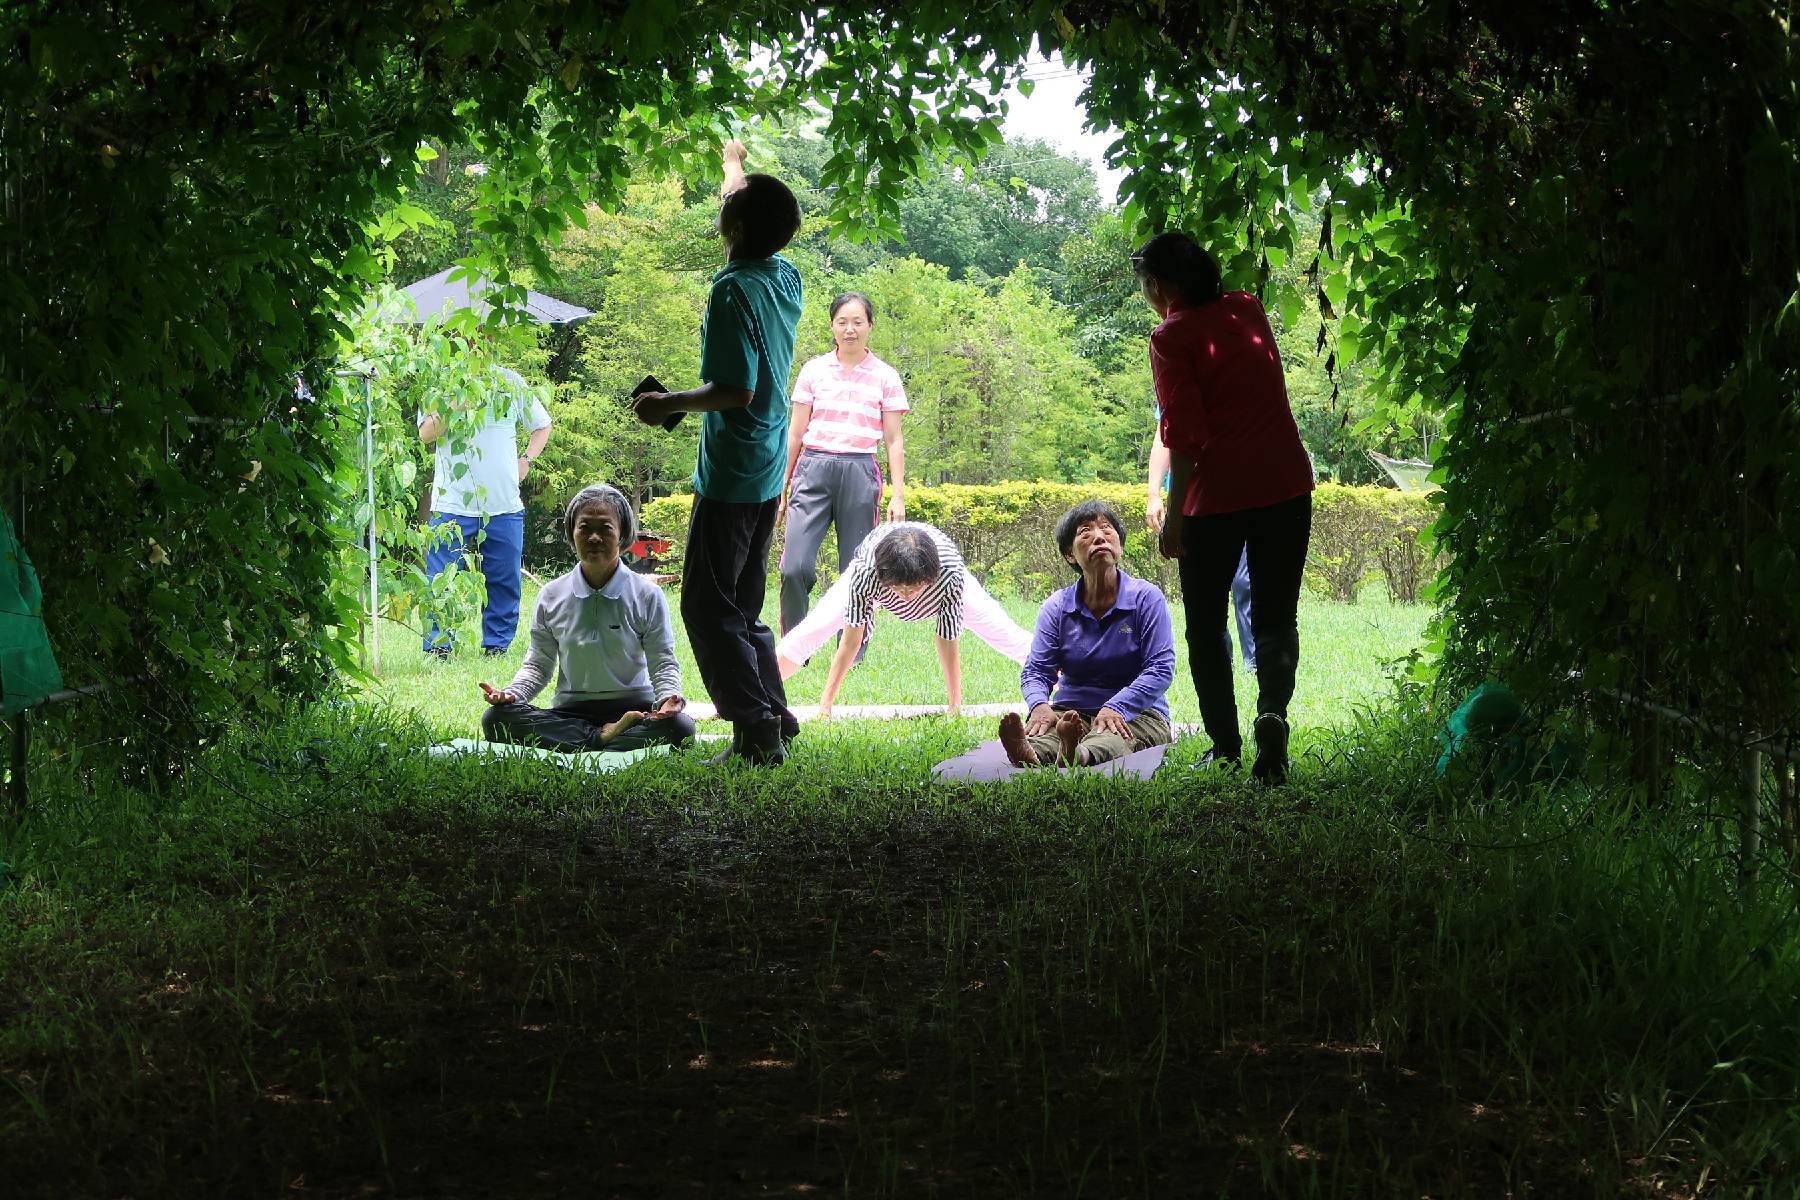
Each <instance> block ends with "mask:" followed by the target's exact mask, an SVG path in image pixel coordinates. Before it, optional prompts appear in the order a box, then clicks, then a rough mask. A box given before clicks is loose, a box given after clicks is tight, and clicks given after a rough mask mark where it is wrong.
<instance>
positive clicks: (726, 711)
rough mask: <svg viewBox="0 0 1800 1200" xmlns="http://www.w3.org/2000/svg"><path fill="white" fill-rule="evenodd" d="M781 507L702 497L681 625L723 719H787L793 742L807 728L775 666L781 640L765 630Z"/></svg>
mask: <svg viewBox="0 0 1800 1200" xmlns="http://www.w3.org/2000/svg"><path fill="white" fill-rule="evenodd" d="M778 504H779V501H778V500H777V499H769V500H765V501H763V502H762V503H760V504H729V503H726V502H724V501H721V500H708V499H707V498H706V497H705V496H695V497H694V514H693V517H692V518H691V519H690V520H689V522H688V538H687V550H686V552H685V554H684V557H683V560H682V568H681V621H682V624H684V625H686V626H687V635H688V644H689V645H691V646H692V647H693V648H694V663H695V665H696V666H698V667H699V668H700V679H701V681H702V682H703V683H705V684H706V694H707V695H708V696H709V697H711V699H712V702H713V706H714V707H715V708H717V709H718V710H719V715H720V716H721V717H723V718H725V719H726V720H727V721H730V722H731V723H732V724H733V725H748V724H753V723H755V722H757V721H766V720H768V719H769V718H770V717H779V718H780V719H781V724H782V729H783V730H784V731H785V732H787V733H790V734H791V733H792V732H794V731H795V730H797V729H799V723H798V722H797V721H795V719H794V714H793V713H791V712H789V711H788V707H787V689H786V688H784V687H783V686H782V684H781V671H780V670H779V669H778V668H777V667H776V665H775V635H774V634H773V633H771V632H770V631H769V627H768V626H767V625H764V624H763V623H762V608H763V597H764V594H765V591H766V590H767V587H768V582H769V543H770V542H771V541H773V540H774V537H775V510H776V507H777V506H778Z"/></svg>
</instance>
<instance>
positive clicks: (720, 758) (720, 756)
mask: <svg viewBox="0 0 1800 1200" xmlns="http://www.w3.org/2000/svg"><path fill="white" fill-rule="evenodd" d="M737 752H738V731H737V726H736V725H733V726H732V727H731V744H730V745H729V746H727V747H725V748H724V749H723V750H721V751H719V752H718V753H717V754H709V755H707V758H706V765H707V766H709V767H722V766H724V765H725V764H727V763H729V762H730V761H731V760H732V758H733V757H735V756H736V754H737Z"/></svg>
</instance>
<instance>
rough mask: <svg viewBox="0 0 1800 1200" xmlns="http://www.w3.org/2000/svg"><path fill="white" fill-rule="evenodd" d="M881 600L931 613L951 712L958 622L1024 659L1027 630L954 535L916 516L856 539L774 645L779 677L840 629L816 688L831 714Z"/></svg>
mask: <svg viewBox="0 0 1800 1200" xmlns="http://www.w3.org/2000/svg"><path fill="white" fill-rule="evenodd" d="M881 608H885V609H887V610H888V611H889V612H891V613H893V614H894V615H895V616H896V617H899V618H900V619H901V620H902V621H918V620H922V619H924V618H926V617H932V618H934V619H936V621H937V651H938V665H939V666H940V667H942V668H943V671H944V690H945V691H946V692H947V693H948V699H949V709H950V714H951V715H952V716H955V715H956V713H957V712H959V711H960V710H961V708H962V652H961V650H960V649H959V643H958V641H957V639H958V638H960V637H961V636H962V631H963V628H964V626H965V625H966V626H967V627H968V628H969V629H970V630H971V631H972V632H973V633H974V634H975V636H976V637H979V638H980V639H981V640H982V641H984V642H986V643H987V644H988V645H990V646H992V647H993V648H994V649H995V650H997V651H999V652H1000V653H1001V654H1004V655H1005V656H1006V657H1008V658H1010V659H1012V660H1013V661H1014V662H1024V661H1025V653H1026V651H1027V650H1029V649H1030V648H1031V635H1030V634H1028V633H1026V632H1025V631H1024V630H1023V629H1021V628H1019V624H1018V622H1017V621H1014V620H1013V619H1012V618H1011V617H1009V616H1007V615H1006V610H1005V609H1004V608H1001V607H1000V602H999V601H998V600H996V599H994V598H993V597H992V596H990V595H988V593H987V589H986V588H984V587H982V586H981V584H980V582H979V581H978V580H976V578H975V577H974V576H973V575H971V574H970V573H969V571H968V568H967V567H966V566H964V565H963V558H962V553H961V552H960V551H958V550H957V548H956V543H955V542H952V541H951V540H950V539H949V538H948V537H947V536H945V535H944V533H943V531H942V530H939V529H936V528H934V527H932V526H930V525H926V524H924V523H923V522H919V521H896V522H893V523H890V524H887V525H882V526H879V527H878V528H877V529H876V530H875V532H873V533H871V534H870V535H869V536H868V537H866V538H864V539H863V542H862V545H860V546H858V547H857V548H856V553H855V554H854V555H852V556H851V558H850V565H849V567H847V568H846V569H845V571H844V573H843V574H842V575H839V576H838V578H837V582H836V583H834V584H832V585H831V587H829V588H828V589H826V592H825V595H824V596H823V597H821V598H820V600H819V603H818V604H817V605H815V606H814V607H813V610H812V611H811V612H809V613H807V614H806V619H805V620H803V621H801V622H800V623H799V624H798V625H796V626H794V627H793V628H792V629H790V630H788V631H787V633H785V634H784V635H782V638H781V642H780V643H779V644H778V645H777V646H776V647H775V663H776V666H778V667H779V668H780V670H781V677H782V678H783V679H787V678H788V677H789V676H791V675H793V674H794V672H796V671H798V670H799V669H800V668H801V667H802V666H803V665H805V663H806V660H807V659H809V658H811V657H812V655H813V652H814V651H816V650H818V648H819V647H820V646H823V645H824V644H825V643H826V642H828V641H830V640H831V635H832V634H834V633H837V632H838V631H839V630H842V631H843V634H844V636H843V637H842V638H841V639H839V641H838V648H837V653H836V654H834V655H832V658H831V669H830V671H829V672H827V673H826V676H825V690H824V692H822V693H821V694H820V696H819V715H820V716H821V717H829V716H830V715H831V706H832V703H833V702H834V701H835V700H836V699H837V694H838V688H839V687H841V686H842V685H843V682H844V676H845V675H848V674H849V673H850V668H851V667H852V666H854V665H855V663H856V655H857V651H858V650H860V649H861V648H862V645H863V639H864V637H866V636H867V634H868V630H869V627H870V626H871V625H873V624H874V622H875V610H876V609H881Z"/></svg>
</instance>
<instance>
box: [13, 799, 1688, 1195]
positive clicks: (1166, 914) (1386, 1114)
mask: <svg viewBox="0 0 1800 1200" xmlns="http://www.w3.org/2000/svg"><path fill="white" fill-rule="evenodd" d="M1189 824H1190V828H1188V829H1187V831H1186V832H1187V835H1188V836H1189V837H1191V838H1196V839H1200V840H1201V841H1202V842H1203V843H1205V842H1210V843H1212V844H1216V845H1219V846H1220V847H1222V848H1223V847H1225V846H1227V845H1229V846H1230V847H1232V849H1231V851H1230V852H1231V853H1232V854H1233V855H1234V856H1236V859H1237V861H1240V862H1243V861H1250V862H1252V863H1254V860H1255V855H1256V849H1255V847H1256V842H1257V838H1258V834H1257V831H1256V828H1255V825H1254V823H1253V822H1252V821H1250V820H1249V819H1248V818H1247V817H1241V816H1234V815H1233V814H1232V813H1231V812H1230V810H1229V809H1228V808H1225V807H1220V808H1215V809H1212V810H1210V811H1209V813H1208V814H1207V815H1206V816H1204V817H1196V818H1193V819H1192V820H1191V821H1190V822H1189ZM814 836H815V837H817V839H818V840H809V839H807V838H802V837H800V836H797V835H792V834H788V835H782V834H774V833H762V834H752V833H751V832H749V828H748V826H745V825H742V824H741V823H734V822H733V821H730V820H727V819H725V818H723V817H715V818H707V819H701V818H697V817H695V816H694V815H693V814H688V815H686V816H681V815H670V816H667V817H664V818H661V819H657V820H648V819H643V818H631V819H627V818H625V817H611V816H609V817H606V818H598V819H596V818H591V817H589V818H580V819H578V818H573V817H566V816H565V817H544V816H542V815H541V814H540V815H537V816H534V817H532V818H531V819H529V820H527V819H524V818H522V817H520V818H513V819H495V818H493V817H492V816H489V817H487V818H484V819H479V820H478V819H475V818H473V817H471V818H469V819H468V820H467V821H466V822H459V821H457V820H455V819H454V818H453V817H446V816H445V815H444V814H442V813H439V814H434V815H431V816H408V815H406V814H405V813H389V814H387V815H385V816H381V817H378V818H364V819H362V821H361V822H360V823H359V824H350V823H346V824H344V825H342V826H339V827H336V828H331V829H321V828H319V827H316V826H315V827H311V828H309V829H307V830H306V831H305V832H304V833H302V832H298V831H296V832H294V833H291V834H284V835H279V836H275V837H270V838H268V839H265V840H264V841H263V843H262V844H261V845H260V846H259V847H258V848H257V850H256V852H255V853H254V855H253V860H254V861H252V862H250V863H247V864H243V865H242V869H241V874H237V875H234V876H233V877H230V878H223V877H215V878H205V877H202V878H197V879H193V880H190V881H189V885H188V886H189V887H191V888H194V889H197V890H195V891H193V892H191V893H186V894H184V896H182V897H170V898H169V899H170V903H169V905H168V907H167V908H164V907H163V906H162V904H161V901H159V900H158V898H156V897H153V896H146V897H142V898H141V899H142V903H140V904H139V905H137V906H136V907H135V908H131V909H129V910H128V911H129V912H135V913H138V914H139V915H140V916H141V917H142V923H140V924H138V925H136V926H135V927H134V926H133V924H132V921H131V920H130V919H125V918H121V916H120V915H119V913H118V912H117V911H111V910H108V911H105V912H102V911H100V910H99V909H98V908H97V909H96V916H95V918H94V920H93V921H91V922H85V923H84V924H83V926H82V928H83V929H84V933H83V934H82V935H81V936H82V937H83V938H86V939H91V946H90V947H89V950H90V952H88V953H84V954H81V955H79V956H76V957H74V958H73V959H71V956H70V955H69V947H68V945H67V944H66V943H61V942H58V943H50V942H45V943H43V944H39V945H37V946H35V947H31V948H28V949H27V951H26V952H25V954H24V955H23V957H22V958H21V959H19V960H16V961H19V962H20V963H21V965H22V966H24V967H25V968H26V969H25V970H24V971H23V972H22V973H17V974H15V975H14V976H13V977H12V980H11V982H10V983H9V982H7V981H5V980H0V1024H3V1025H4V1026H5V1027H7V1028H12V1029H14V1030H15V1031H18V1030H21V1029H30V1030H31V1031H32V1032H31V1036H30V1038H29V1039H27V1038H24V1037H23V1036H22V1035H20V1034H18V1033H17V1032H15V1034H14V1035H13V1037H14V1041H13V1044H12V1045H11V1046H10V1047H9V1046H8V1045H7V1044H5V1043H0V1080H4V1082H5V1084H6V1085H7V1086H6V1087H4V1088H0V1135H4V1140H3V1141H0V1161H3V1162H4V1167H3V1168H0V1170H3V1177H0V1192H3V1193H5V1194H9V1195H19V1196H45V1197H50V1196H54V1197H68V1196H107V1197H153V1196H285V1197H292V1198H295V1200H302V1198H307V1197H317V1198H326V1197H352V1196H384V1197H389V1196H391V1197H421V1198H423V1197H434V1198H471V1200H472V1198H475V1197H520V1196H546V1197H548V1196H620V1197H656V1196H735V1195H747V1196H754V1195H796V1196H808V1195H840V1194H841V1195H854V1196H867V1195H899V1196H922V1195H944V1196H965V1195H968V1196H973V1195H982V1196H1024V1195H1086V1196H1122V1195H1145V1196H1174V1195H1182V1196H1212V1195H1228V1196H1244V1197H1253V1196H1277V1195H1280V1196H1298V1195H1321V1196H1383V1195H1408V1196H1430V1197H1448V1196H1484V1197H1486V1196H1492V1197H1502V1196H1554V1195H1589V1194H1596V1193H1598V1194H1607V1193H1610V1194H1618V1191H1619V1189H1620V1188H1621V1187H1630V1189H1631V1190H1633V1191H1636V1190H1637V1189H1636V1187H1635V1186H1634V1185H1632V1183H1631V1181H1630V1178H1629V1176H1630V1171H1629V1168H1625V1175H1624V1177H1623V1178H1621V1176H1620V1175H1619V1174H1618V1172H1619V1171H1620V1170H1621V1168H1620V1166H1619V1165H1618V1164H1616V1163H1613V1164H1608V1165H1607V1166H1606V1169H1605V1170H1603V1171H1602V1172H1601V1174H1600V1175H1599V1176H1596V1174H1595V1163H1596V1158H1595V1155H1594V1154H1593V1153H1592V1151H1593V1150H1594V1149H1596V1148H1597V1149H1598V1150H1599V1151H1600V1152H1601V1154H1600V1158H1601V1159H1604V1157H1605V1151H1606V1150H1607V1148H1608V1144H1607V1133H1606V1130H1605V1128H1604V1127H1603V1126H1602V1125H1600V1124H1599V1123H1598V1122H1595V1121H1587V1120H1584V1118H1583V1117H1582V1116H1581V1115H1580V1113H1579V1111H1578V1110H1569V1109H1567V1108H1563V1109H1559V1110H1557V1115H1555V1116H1551V1115H1549V1113H1548V1112H1547V1111H1546V1112H1539V1111H1536V1110H1534V1108H1533V1107H1531V1106H1529V1105H1521V1104H1518V1103H1516V1102H1514V1101H1511V1100H1509V1099H1508V1097H1514V1096H1517V1095H1519V1094H1520V1087H1519V1083H1518V1080H1516V1079H1513V1078H1510V1077H1508V1076H1506V1075H1505V1074H1501V1073H1495V1072H1494V1070H1493V1069H1492V1068H1491V1067H1489V1066H1485V1065H1483V1063H1484V1062H1488V1061H1490V1060H1492V1059H1493V1058H1494V1057H1495V1054H1494V1053H1493V1051H1494V1047H1492V1046H1488V1047H1486V1051H1487V1053H1485V1054H1484V1053H1482V1046H1480V1045H1478V1044H1475V1043H1471V1045H1470V1046H1469V1052H1468V1054H1467V1055H1466V1056H1455V1057H1450V1056H1446V1055H1444V1054H1442V1053H1438V1052H1425V1051H1415V1052H1408V1051H1405V1050H1393V1049H1390V1048H1389V1047H1387V1046H1384V1045H1383V1044H1382V1037H1381V1034H1380V1031H1379V1030H1377V1029H1375V1028H1373V1027H1372V1020H1371V1014H1372V1013H1373V1012H1374V1011H1376V1010H1377V1009H1378V1007H1379V1006H1380V1004H1381V1002H1382V1001H1383V999H1384V997H1385V996H1386V995H1388V994H1389V993H1390V992H1392V991H1393V989H1396V988H1401V987H1406V986H1409V985H1408V984H1407V982H1406V981H1404V980H1401V979H1397V978H1396V976H1395V973H1394V969H1393V965H1392V964H1391V963H1388V962H1384V961H1382V959H1381V957H1380V956H1379V954H1371V953H1370V952H1368V951H1367V949H1366V948H1363V949H1356V950H1354V951H1352V950H1348V949H1346V948H1345V947H1344V946H1342V945H1340V944H1336V943H1337V940H1338V939H1337V936H1336V935H1335V934H1333V933H1332V932H1331V928H1330V924H1329V921H1330V918H1331V915H1332V913H1333V912H1334V911H1335V910H1336V909H1337V907H1338V905H1339V902H1340V900H1349V899H1353V898H1354V895H1355V893H1356V892H1357V890H1358V889H1359V888H1361V887H1363V886H1364V881H1363V880H1361V879H1358V878H1355V877H1353V876H1348V875H1347V876H1345V877H1343V878H1338V879H1329V878H1318V877H1315V878H1310V879H1306V880H1290V881H1288V882H1289V883H1290V884H1291V885H1292V886H1293V887H1295V888H1296V889H1298V891H1299V892H1300V893H1302V894H1283V893H1282V891H1281V890H1280V889H1281V888H1282V886H1283V880H1282V879H1281V878H1280V873H1281V871H1282V870H1283V868H1282V866H1281V864H1280V862H1279V861H1274V860H1271V861H1269V862H1268V863H1267V864H1266V865H1265V867H1264V868H1263V869H1262V873H1261V874H1260V876H1259V874H1258V871H1256V870H1252V871H1251V872H1250V874H1249V876H1248V878H1250V879H1251V880H1252V882H1251V883H1250V884H1248V885H1244V886H1240V885H1232V884H1229V883H1226V882H1222V881H1221V880H1219V879H1211V880H1209V879H1204V878H1201V877H1199V876H1198V875H1196V874H1194V873H1192V872H1177V871H1173V870H1171V871H1169V872H1167V873H1154V874H1144V873H1141V872H1136V871H1131V872H1128V871H1123V870H1119V871H1117V872H1114V870H1113V869H1112V867H1109V861H1113V865H1114V866H1116V865H1117V860H1114V853H1115V851H1116V849H1117V848H1116V847H1114V848H1109V847H1108V845H1107V841H1106V838H1105V837H1104V836H1102V837H1101V838H1099V839H1097V840H1095V841H1094V842H1093V843H1091V844H1088V845H1087V846H1086V847H1085V848H1083V849H1080V850H1073V849H1066V848H1058V849H1047V848H1045V847H1049V846H1053V845H1057V842H1056V840H1055V839H1050V838H1046V839H1043V841H1042V842H1041V843H1034V842H1033V841H1032V840H1031V839H1029V838H1027V839H1024V840H1023V841H1021V840H1020V839H1018V838H1017V837H1016V836H1015V837H1011V838H1008V839H1002V838H1001V837H999V836H998V835H997V834H992V835H991V834H989V833H987V832H985V831H984V830H982V829H981V827H980V822H978V821H975V820H968V821H960V820H954V819H945V818H944V817H943V816H942V815H939V816H937V817H933V818H927V817H923V816H916V817H913V818H904V819H897V820H896V821H895V822H894V823H893V824H892V825H890V827H888V828H886V829H884V830H883V831H881V833H880V834H879V835H872V834H865V835H863V836H862V837H860V838H858V837H856V836H852V835H848V834H839V835H829V836H828V837H827V836H823V835H817V834H815V835H814ZM1246 854H1248V855H1249V859H1248V860H1246V859H1245V858H1244V857H1243V856H1244V855H1246ZM1120 857H1121V858H1123V857H1125V856H1122V855H1121V856H1120ZM1184 876H1185V877H1184ZM1334 890H1335V891H1338V892H1340V893H1341V895H1334ZM196 897H198V898H199V900H201V901H206V903H202V904H197V903H196ZM1419 916H1420V919H1421V920H1429V914H1420V915H1419ZM58 924H62V922H58ZM24 933H25V935H26V943H27V946H28V947H30V933H31V931H30V929H29V928H28V929H26V930H25V931H24ZM1359 945H1362V943H1359ZM34 968H35V969H34ZM21 989H29V992H30V994H27V992H26V991H24V990H21ZM1479 1040H1480V1041H1485V1039H1479ZM22 1043H23V1044H22ZM1452 1076H1454V1079H1455V1082H1452V1081H1451V1077H1452ZM1571 1112H1574V1115H1573V1116H1571ZM1646 1190H1647V1191H1648V1190H1650V1185H1648V1184H1646ZM1656 1194H1659V1195H1665V1196H1666V1195H1672V1194H1678V1192H1675V1191H1671V1190H1660V1191H1657V1192H1656Z"/></svg>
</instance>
